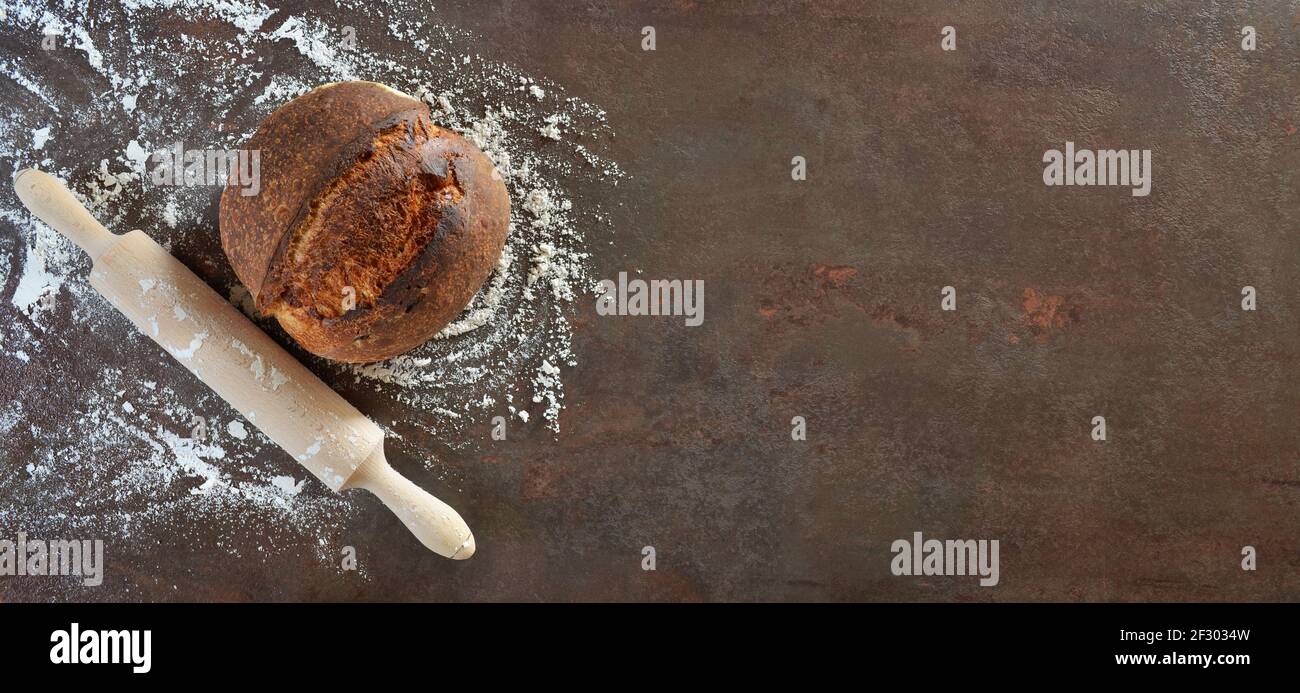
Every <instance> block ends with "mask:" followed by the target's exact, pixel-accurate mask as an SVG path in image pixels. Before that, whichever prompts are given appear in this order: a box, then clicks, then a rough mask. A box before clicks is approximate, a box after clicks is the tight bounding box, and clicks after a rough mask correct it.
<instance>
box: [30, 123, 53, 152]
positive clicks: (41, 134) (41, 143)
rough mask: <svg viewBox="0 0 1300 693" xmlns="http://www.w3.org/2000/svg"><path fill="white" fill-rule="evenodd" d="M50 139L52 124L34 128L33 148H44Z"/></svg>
mask: <svg viewBox="0 0 1300 693" xmlns="http://www.w3.org/2000/svg"><path fill="white" fill-rule="evenodd" d="M49 141H50V126H48V125H46V126H45V127H43V128H39V129H37V130H32V149H34V150H35V149H42V148H44V147H45V143H46V142H49Z"/></svg>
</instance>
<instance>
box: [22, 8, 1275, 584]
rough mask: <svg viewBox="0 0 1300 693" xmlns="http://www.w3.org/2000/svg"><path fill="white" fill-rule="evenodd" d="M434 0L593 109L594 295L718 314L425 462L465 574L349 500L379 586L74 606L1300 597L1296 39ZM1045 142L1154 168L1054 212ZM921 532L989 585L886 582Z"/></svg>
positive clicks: (583, 337)
mask: <svg viewBox="0 0 1300 693" xmlns="http://www.w3.org/2000/svg"><path fill="white" fill-rule="evenodd" d="M272 4H274V3H272ZM436 4H437V6H438V19H439V21H442V22H445V23H449V24H454V25H457V26H459V27H461V28H464V29H468V30H471V31H474V32H476V33H477V34H479V36H481V44H480V45H478V46H477V48H476V50H477V51H478V52H480V53H482V54H483V55H484V56H485V57H487V58H489V59H496V60H501V61H505V62H509V63H513V64H516V65H518V66H520V67H522V68H523V69H524V70H526V71H528V72H530V73H532V74H537V75H544V76H546V77H548V78H551V79H553V80H555V81H556V82H558V83H559V84H563V85H565V86H566V87H567V88H568V89H569V90H570V91H571V92H572V93H573V94H574V95H577V96H580V97H581V98H584V99H586V100H588V101H591V102H593V103H596V104H599V105H601V106H602V107H604V108H605V109H606V110H607V111H608V114H609V121H610V123H611V125H612V126H613V128H614V130H615V131H616V132H617V133H618V135H617V138H616V139H615V140H614V141H613V143H612V145H611V147H612V149H611V153H612V157H613V158H614V159H615V160H617V161H619V162H620V164H621V165H622V166H623V167H624V169H625V170H626V171H627V172H628V173H629V174H630V175H631V180H630V181H626V182H624V183H622V184H620V186H619V187H618V188H617V190H616V192H617V195H618V199H617V201H621V202H625V203H626V204H625V206H623V207H613V210H614V226H615V228H616V229H617V235H616V237H615V239H616V243H615V245H613V246H605V245H604V244H603V243H602V244H595V246H594V247H595V252H596V257H595V264H596V268H597V274H598V275H600V276H611V277H612V276H615V275H616V274H617V272H618V271H620V270H635V269H637V268H642V269H644V271H645V276H646V277H655V278H699V279H703V280H704V282H705V285H706V292H705V296H706V303H705V308H706V320H705V323H704V325H703V326H702V327H699V328H693V329H692V328H686V327H684V326H683V325H682V324H681V321H680V320H676V319H656V318H598V317H596V316H595V314H594V309H593V306H592V305H591V303H590V302H584V303H583V305H582V307H581V312H580V315H579V316H578V319H577V321H576V322H577V325H578V327H577V335H576V338H575V346H574V349H575V351H576V352H577V354H578V356H579V359H580V361H581V366H580V367H579V368H578V369H576V370H575V371H573V372H570V373H567V374H566V376H565V380H566V385H567V387H568V397H567V404H568V409H567V410H566V411H565V413H564V414H563V419H562V421H563V427H564V431H563V433H562V434H561V435H560V436H559V437H558V439H553V438H552V437H551V436H550V435H547V434H545V433H544V432H543V431H542V430H540V429H538V428H536V427H533V428H531V429H530V428H525V427H515V428H514V429H513V430H512V440H511V441H510V442H509V443H497V444H493V443H491V441H489V440H488V439H487V435H486V433H487V432H486V430H485V431H484V432H483V436H482V442H481V443H479V444H478V445H477V447H476V448H475V449H473V450H469V451H463V452H461V453H459V454H452V455H450V456H448V457H447V458H446V459H445V460H444V462H445V463H446V464H447V465H448V466H450V467H452V468H453V469H455V470H456V472H457V473H456V476H457V477H458V478H459V479H460V481H458V483H457V486H458V489H453V488H448V487H446V486H445V485H440V484H439V483H438V482H437V481H436V480H433V479H432V478H431V477H430V476H429V475H428V474H422V473H420V471H419V470H418V469H415V468H413V467H411V466H406V467H404V468H403V471H406V472H408V473H410V474H411V475H412V476H413V477H414V478H415V480H416V481H417V482H419V483H422V484H424V485H426V486H429V487H430V488H432V489H433V490H435V491H436V492H440V493H441V494H442V495H443V496H444V497H445V498H446V499H447V500H448V501H449V502H451V503H452V504H453V505H455V506H456V507H457V508H458V509H459V510H460V511H461V512H462V514H464V515H465V517H466V518H467V519H468V521H469V522H470V524H471V526H472V527H473V528H474V530H475V533H476V535H477V537H478V540H479V547H480V548H479V553H478V555H477V556H476V557H475V558H474V559H473V560H471V561H469V562H466V563H463V564H457V563H451V562H448V561H444V560H442V559H439V558H437V557H436V556H433V555H431V554H429V553H427V552H426V551H424V550H423V549H422V548H421V547H419V546H418V544H416V542H414V541H413V540H412V539H411V538H410V537H409V536H407V535H406V533H405V531H404V530H402V528H401V527H400V526H399V525H398V523H397V521H396V520H394V519H393V518H392V517H391V516H390V515H389V514H388V513H387V512H386V511H385V510H383V508H382V507H381V506H380V505H379V504H378V502H376V501H374V500H373V499H370V498H369V497H365V496H362V495H361V494H357V495H356V497H355V502H357V503H361V504H363V506H364V508H365V509H364V511H363V512H361V513H359V514H358V518H357V519H356V521H355V522H353V523H352V524H351V525H350V526H348V527H346V528H344V530H343V534H344V535H345V536H346V537H348V538H349V539H350V540H351V543H356V544H358V546H359V548H360V550H361V552H362V553H361V560H362V562H363V565H364V567H365V568H366V572H367V576H368V577H367V578H366V579H362V578H361V577H359V576H356V575H354V574H340V573H339V572H338V571H337V570H334V569H331V568H329V567H326V566H321V565H320V564H319V563H318V562H317V561H316V559H315V558H313V557H312V555H310V552H309V551H304V552H302V553H301V555H296V554H294V553H293V552H289V553H288V554H287V555H284V556H280V557H277V558H274V559H268V560H266V561H260V560H244V561H241V560H231V559H230V558H229V557H227V556H225V555H222V554H221V553H219V552H212V553H204V552H190V551H187V549H186V547H185V546H183V545H181V546H170V545H168V541H167V538H166V536H165V535H163V536H161V537H159V538H158V539H159V541H158V543H156V544H155V543H153V542H138V543H135V544H132V545H121V546H114V547H110V563H109V566H108V579H107V581H106V585H105V587H103V588H101V589H99V590H94V591H87V592H86V593H85V594H84V595H82V597H84V598H86V599H95V600H102V599H113V600H116V599H130V600H134V599H147V600H153V599H178V598H179V599H187V600H208V599H230V600H245V599H252V600H268V599H270V600H299V599H308V600H315V599H326V600H347V599H369V600H445V599H482V600H501V599H509V600H579V599H618V600H646V599H649V600H777V599H785V600H1294V599H1296V598H1297V597H1300V579H1298V578H1297V572H1298V571H1300V536H1298V535H1300V532H1298V531H1297V530H1300V517H1298V516H1297V512H1298V511H1300V504H1298V501H1300V431H1298V429H1297V425H1296V414H1297V411H1300V376H1298V375H1297V367H1298V366H1300V323H1298V322H1297V318H1298V317H1300V311H1298V310H1297V307H1298V306H1300V291H1297V288H1298V287H1300V241H1298V240H1297V233H1300V198H1298V195H1300V193H1298V192H1297V187H1298V186H1297V176H1296V172H1297V170H1300V135H1297V127H1300V88H1298V87H1300V4H1297V3H1295V2H1258V3H1245V2H1219V3H1196V2H1176V3H1137V2H1086V3H1083V2H1080V3H1057V2H1036V3H937V2H935V3H930V2H915V3H914V2H887V3H878V4H877V3H865V2H851V1H845V2H808V3H802V2H762V3H705V2H699V3H692V2H673V3H649V2H633V1H631V0H626V1H623V2H613V3H607V4H606V3H577V2H574V3H549V2H497V1H487V2H485V1H483V0H475V1H474V2H438V3H436ZM285 6H286V7H287V8H288V11H289V12H290V13H292V12H295V11H296V10H297V9H298V8H299V5H298V4H297V3H286V5H285ZM279 18H280V17H279V16H277V17H273V18H272V19H271V20H270V22H268V25H267V28H272V27H274V26H275V25H276V23H277V21H278V19H279ZM348 20H349V17H348V16H347V14H346V13H339V14H337V15H335V16H334V17H333V20H332V21H333V22H335V23H336V24H340V25H341V24H347V23H349V21H348ZM946 24H951V25H955V26H956V27H957V29H958V48H959V50H958V51H957V52H955V53H945V52H942V51H941V50H940V49H939V39H940V35H939V31H940V28H941V27H942V26H944V25H946ZM1245 24H1252V25H1254V26H1255V27H1256V28H1257V29H1258V30H1259V33H1260V46H1259V50H1258V51H1256V52H1254V53H1246V52H1243V51H1241V50H1240V47H1239V42H1240V34H1239V31H1240V28H1241V26H1242V25H1245ZM644 25H653V26H655V27H656V29H657V30H658V37H657V38H658V50H657V51H655V52H652V53H650V52H643V51H641V50H640V48H639V43H640V28H641V27H642V26H644ZM285 50H286V51H291V50H293V49H292V46H291V45H290V44H288V43H287V42H286V43H285ZM213 69H219V66H218V65H217V64H215V63H214V66H213ZM0 89H3V90H12V89H14V87H13V85H9V84H7V83H4V84H0ZM1067 139H1069V140H1073V141H1075V142H1076V143H1077V144H1078V145H1079V146H1080V147H1089V148H1137V149H1151V150H1152V152H1153V160H1154V183H1153V187H1152V193H1151V196H1150V197H1148V198H1134V197H1131V196H1130V195H1129V192H1128V189H1126V188H1047V187H1045V186H1044V185H1043V184H1042V182H1041V175H1042V164H1041V157H1042V154H1043V152H1044V150H1046V149H1049V148H1061V147H1063V145H1064V142H1065V141H1066V140H1067ZM794 155H802V156H805V157H807V159H808V166H809V168H808V171H809V173H808V180H807V181H806V182H800V183H796V182H793V181H791V180H790V175H789V171H790V165H789V162H790V158H791V157H792V156H794ZM97 159H98V157H95V159H94V160H97ZM89 160H91V159H89V158H88V161H89ZM6 173H10V172H8V171H6ZM4 194H12V193H11V192H5V193H4ZM611 194H613V193H611ZM610 202H614V203H615V204H616V201H615V200H612V199H611V200H610ZM211 216H212V223H211V234H212V237H213V238H212V240H213V243H212V244H211V245H210V246H208V247H211V248H215V247H217V246H216V244H215V237H216V233H217V229H216V223H215V220H216V208H215V204H214V205H213V210H212V215H211ZM178 254H180V255H181V256H182V258H183V259H185V260H186V261H187V262H189V264H191V266H194V267H196V269H197V270H198V271H200V273H201V274H204V275H205V276H208V277H213V276H216V275H217V274H218V273H219V272H220V271H221V270H218V269H213V267H212V265H211V264H210V263H205V262H204V261H202V260H201V259H196V258H195V257H187V256H185V254H184V253H183V252H178ZM218 259H220V258H218ZM949 284H950V285H953V286H955V287H957V289H958V292H959V294H958V304H959V310H958V311H957V312H956V313H942V312H940V311H939V290H940V287H942V286H944V285H949ZM1246 284H1251V285H1254V286H1255V287H1257V289H1258V290H1259V297H1260V298H1259V301H1260V309H1259V311H1258V312H1256V313H1244V312H1242V311H1241V310H1240V308H1239V301H1240V290H1241V287H1242V286H1243V285H1246ZM94 348H97V349H102V350H103V351H104V352H105V353H112V347H108V346H96V347H94ZM177 372H178V373H179V372H180V371H179V370H177ZM11 377H12V375H11V374H9V373H0V391H11V389H10V387H11V386H12V383H11V382H10V383H7V382H6V380H7V379H9V378H11ZM353 399H354V401H356V402H357V404H358V405H359V406H360V407H361V408H362V409H363V410H367V411H373V409H372V408H371V407H372V406H373V405H372V404H370V403H368V402H367V401H366V399H365V398H364V396H361V397H356V396H354V397H353ZM399 414H400V412H394V411H385V412H383V415H385V416H388V415H399ZM794 415H802V416H805V417H807V419H808V428H809V436H808V440H807V441H806V442H803V443H796V442H792V441H791V440H790V436H789V432H790V419H791V417H792V416H794ZM1094 415H1104V416H1105V417H1106V419H1107V424H1108V432H1109V438H1110V439H1109V440H1108V441H1106V442H1104V443H1097V442H1093V441H1091V440H1090V439H1089V435H1088V433H1089V422H1090V419H1091V418H1092V417H1093V416H1094ZM6 446H7V443H6V442H3V441H0V455H3V456H4V457H5V458H6V459H5V464H6V465H18V464H21V460H20V459H18V458H19V457H21V455H22V454H23V450H21V449H17V447H16V446H12V445H10V446H8V447H6ZM271 463H274V464H286V465H288V464H291V463H290V462H288V461H287V458H284V459H276V460H268V464H271ZM400 466H401V465H399V467H400ZM913 531H922V532H924V533H925V534H926V535H927V537H931V538H959V537H960V538H988V539H999V540H1000V541H1001V580H1002V582H1001V584H1000V585H999V586H998V587H996V588H993V589H987V588H980V587H978V586H977V585H976V582H975V579H974V578H925V579H916V578H898V577H893V576H892V575H890V573H889V559H890V556H891V554H890V553H889V545H890V542H892V541H893V540H894V539H897V538H910V536H911V533H912V532H913ZM151 539H152V537H151ZM1247 544H1250V545H1253V546H1255V547H1256V548H1257V549H1258V551H1259V570H1258V571H1257V572H1255V573H1247V572H1243V571H1242V570H1241V569H1240V567H1239V563H1240V550H1241V547H1242V546H1243V545H1247ZM645 545H653V546H655V547H656V549H657V551H658V570H657V571H656V572H652V573H647V572H643V571H642V570H641V569H640V559H641V556H640V549H641V547H642V546H645ZM172 585H176V589H173V588H172ZM25 589H26V588H24V587H23V586H21V585H17V584H14V583H12V582H11V583H10V584H9V585H5V584H4V583H0V597H3V596H4V595H6V594H7V595H8V597H7V598H10V599H22V598H31V597H32V595H31V594H28V593H26V592H24V590H25Z"/></svg>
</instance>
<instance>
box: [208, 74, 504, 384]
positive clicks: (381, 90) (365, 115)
mask: <svg viewBox="0 0 1300 693" xmlns="http://www.w3.org/2000/svg"><path fill="white" fill-rule="evenodd" d="M244 147H245V149H249V150H254V149H256V150H260V152H261V153H260V155H259V156H260V161H261V190H260V193H259V194H256V195H250V196H245V195H241V194H240V191H241V187H239V186H236V185H234V184H231V185H228V186H227V188H226V189H225V190H224V191H223V193H222V196H221V210H220V225H221V245H222V247H223V248H224V249H225V251H226V256H227V257H228V258H230V264H231V265H232V266H233V267H234V270H235V274H236V275H238V277H239V280H240V281H241V282H243V283H244V286H246V287H247V288H248V290H249V292H250V293H251V294H252V296H253V299H254V302H255V304H256V306H257V310H258V311H259V312H261V313H262V314H264V315H274V316H275V318H276V320H278V321H279V323H280V325H281V326H283V327H284V329H285V331H286V332H288V333H289V334H290V336H292V337H293V338H294V339H295V340H296V341H297V342H298V343H299V344H300V345H302V347H303V348H305V349H307V350H308V351H310V352H312V353H314V354H319V355H320V356H324V357H327V358H331V359H336V360H339V361H349V362H354V363H362V362H368V361H377V360H379V359H384V358H388V357H391V356H395V355H397V354H401V353H403V352H406V351H409V350H411V349H413V348H415V347H416V346H419V345H420V344H422V343H423V342H424V341H426V340H427V339H429V338H430V337H432V336H433V335H435V334H437V333H438V331H439V330H441V329H442V328H443V327H444V326H446V325H447V323H448V322H450V321H451V320H452V319H453V318H455V317H456V316H457V315H458V314H459V313H460V312H461V311H462V310H464V308H465V307H466V305H467V304H468V303H469V301H470V300H471V299H472V298H473V297H474V294H475V293H476V292H477V291H478V290H479V288H480V287H481V286H482V285H483V282H484V281H485V280H487V278H488V277H489V275H491V273H492V270H493V268H494V267H495V266H496V264H497V261H498V259H499V257H500V255H501V249H502V247H503V246H504V245H505V238H506V231H507V228H508V226H509V223H510V197H509V195H508V193H507V192H506V188H505V184H504V183H503V182H502V181H501V180H500V177H499V176H494V175H493V173H494V168H493V165H492V162H491V161H490V160H489V159H488V158H487V156H485V155H484V154H483V152H481V151H479V149H478V148H477V147H475V146H474V145H473V144H472V143H470V142H469V141H467V140H465V139H464V138H462V137H460V136H459V135H457V134H456V133H454V132H451V131H449V130H446V129H443V128H440V127H438V126H437V125H434V124H433V122H432V120H431V118H430V115H429V109H428V107H427V106H426V105H425V104H424V103H423V102H421V101H419V100H417V99H414V98H411V97H410V96H407V95H405V94H403V93H401V92H398V91H395V90H393V89H390V88H388V87H385V86H383V85H381V84H376V83H374V82H342V83H335V84H326V85H324V86H321V87H317V88H316V89H313V90H312V91H310V92H308V93H306V94H303V95H302V96H299V97H298V98H296V99H294V100H292V101H290V102H289V103H286V104H285V105H283V106H281V107H280V108H279V109H277V110H276V111H275V112H274V113H272V114H271V115H270V116H269V117H267V119H266V120H265V121H263V123H262V124H261V126H260V127H259V128H258V130H257V133H256V134H254V135H253V137H252V138H251V139H250V140H249V141H248V143H247V144H246V145H245V146H244Z"/></svg>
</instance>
